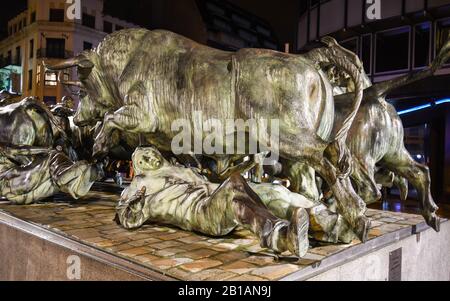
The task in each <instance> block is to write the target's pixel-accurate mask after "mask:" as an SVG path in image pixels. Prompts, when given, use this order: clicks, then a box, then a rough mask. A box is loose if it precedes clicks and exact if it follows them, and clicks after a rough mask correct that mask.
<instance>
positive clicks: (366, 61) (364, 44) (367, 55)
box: [361, 34, 372, 74]
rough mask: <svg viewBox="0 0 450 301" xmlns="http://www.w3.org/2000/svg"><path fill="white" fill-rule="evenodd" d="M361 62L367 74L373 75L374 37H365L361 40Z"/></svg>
mask: <svg viewBox="0 0 450 301" xmlns="http://www.w3.org/2000/svg"><path fill="white" fill-rule="evenodd" d="M361 61H362V63H363V65H364V71H366V73H367V74H371V73H372V35H370V34H369V35H365V36H362V38H361Z"/></svg>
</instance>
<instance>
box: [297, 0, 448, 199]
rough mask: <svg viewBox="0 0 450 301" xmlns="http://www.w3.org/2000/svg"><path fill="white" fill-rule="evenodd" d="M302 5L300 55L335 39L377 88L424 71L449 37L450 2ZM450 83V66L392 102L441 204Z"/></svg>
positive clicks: (324, 0)
mask: <svg viewBox="0 0 450 301" xmlns="http://www.w3.org/2000/svg"><path fill="white" fill-rule="evenodd" d="M301 3H302V9H301V13H300V18H299V22H298V38H297V51H298V52H300V53H301V52H305V51H308V50H309V49H311V48H312V47H313V45H314V44H316V43H315V42H316V41H317V40H318V39H320V37H323V36H326V35H329V36H333V37H334V38H336V39H337V40H338V41H339V42H340V43H341V44H342V45H343V46H344V47H346V48H348V49H349V50H351V51H353V52H355V53H356V54H358V56H359V57H360V59H361V61H362V62H363V64H364V68H365V71H366V73H367V74H368V75H369V76H370V78H371V79H372V81H373V82H380V81H384V80H388V79H391V78H393V77H397V76H399V75H402V74H406V73H408V72H412V71H416V70H421V69H423V68H425V67H426V66H428V65H429V64H430V62H431V61H432V60H433V59H434V58H435V56H436V54H437V53H438V52H439V50H440V49H441V47H442V45H443V44H444V43H445V41H446V40H447V39H448V37H449V34H450V0H379V1H368V0H306V1H302V2H301ZM374 3H376V5H375V6H374ZM378 3H379V6H378ZM374 16H376V17H375V18H374ZM449 63H450V62H449ZM449 82H450V64H448V65H446V66H444V68H442V69H441V70H440V71H439V72H438V73H437V76H435V77H433V78H430V79H427V80H423V81H421V82H418V83H415V84H413V85H409V86H406V87H403V88H400V89H398V90H396V91H394V92H393V93H391V95H389V97H388V99H389V101H390V102H391V103H392V104H394V106H395V107H396V108H397V110H398V112H399V114H400V116H401V118H402V120H403V124H404V126H405V140H406V141H405V142H406V145H407V148H408V149H409V151H410V152H411V154H412V155H413V157H414V158H415V159H416V160H417V161H419V162H421V163H425V164H428V165H429V166H430V168H431V173H432V185H433V187H432V190H433V194H434V196H435V198H437V199H439V200H440V201H442V202H450V85H449Z"/></svg>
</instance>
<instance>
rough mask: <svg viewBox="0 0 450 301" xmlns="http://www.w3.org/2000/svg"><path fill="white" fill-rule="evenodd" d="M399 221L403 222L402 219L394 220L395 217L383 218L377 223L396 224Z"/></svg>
mask: <svg viewBox="0 0 450 301" xmlns="http://www.w3.org/2000/svg"><path fill="white" fill-rule="evenodd" d="M399 220H403V219H402V218H396V217H383V218H380V219H379V220H378V221H379V222H383V223H396V222H398V221H399Z"/></svg>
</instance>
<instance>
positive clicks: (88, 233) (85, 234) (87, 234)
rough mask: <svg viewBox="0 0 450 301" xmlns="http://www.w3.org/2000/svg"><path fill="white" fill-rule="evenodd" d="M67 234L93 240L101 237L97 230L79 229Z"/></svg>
mask: <svg viewBox="0 0 450 301" xmlns="http://www.w3.org/2000/svg"><path fill="white" fill-rule="evenodd" d="M67 233H68V234H69V235H71V236H75V237H76V238H79V239H83V238H92V237H99V236H100V235H99V233H98V231H97V230H95V229H77V230H69V231H67Z"/></svg>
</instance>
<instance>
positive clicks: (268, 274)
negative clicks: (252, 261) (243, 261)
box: [251, 264, 299, 280]
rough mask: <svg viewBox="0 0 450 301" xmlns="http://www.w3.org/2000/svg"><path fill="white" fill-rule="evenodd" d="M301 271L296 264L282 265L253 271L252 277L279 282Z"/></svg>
mask: <svg viewBox="0 0 450 301" xmlns="http://www.w3.org/2000/svg"><path fill="white" fill-rule="evenodd" d="M298 270H299V267H298V266H297V265H294V264H282V265H275V266H268V267H261V268H257V269H255V270H253V271H252V273H251V274H252V275H254V276H258V277H263V278H266V279H269V280H277V279H280V278H282V277H285V276H287V275H290V274H292V273H294V272H296V271H298Z"/></svg>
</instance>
